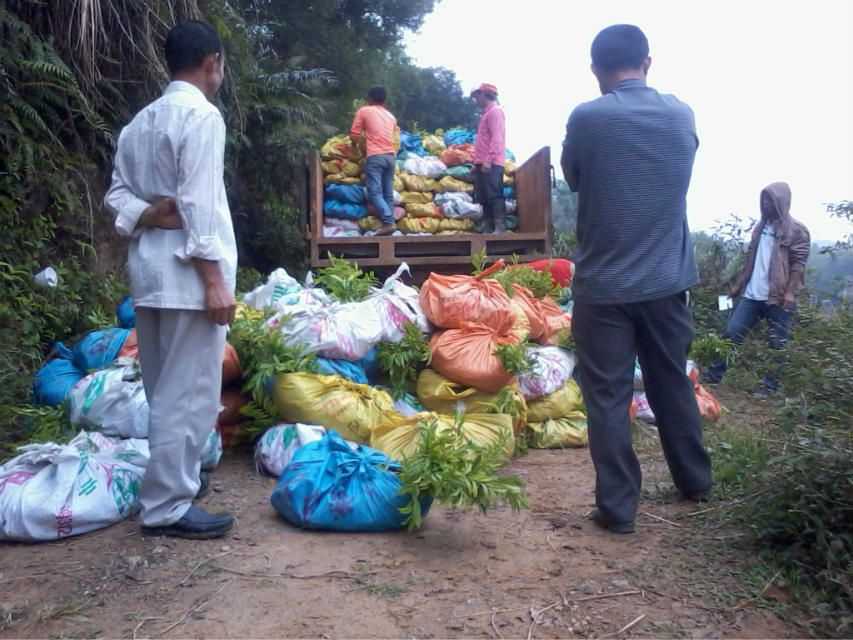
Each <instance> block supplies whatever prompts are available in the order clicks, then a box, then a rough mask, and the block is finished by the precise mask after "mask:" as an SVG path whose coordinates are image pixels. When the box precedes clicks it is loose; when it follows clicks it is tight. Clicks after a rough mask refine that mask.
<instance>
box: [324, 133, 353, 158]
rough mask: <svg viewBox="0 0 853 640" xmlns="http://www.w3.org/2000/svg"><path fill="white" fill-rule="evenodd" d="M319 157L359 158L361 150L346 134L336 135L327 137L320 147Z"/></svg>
mask: <svg viewBox="0 0 853 640" xmlns="http://www.w3.org/2000/svg"><path fill="white" fill-rule="evenodd" d="M320 157H321V158H323V160H336V159H341V160H354V161H356V162H357V161H358V160H360V159H361V151H359V149H358V146H357V145H356V144H354V143H353V141H352V139H351V138H350V137H349V136H348V135H343V134H342V135H337V136H334V137H332V138H329V139H328V140H327V141H326V143H325V144H324V145H323V146H322V147H321V148H320Z"/></svg>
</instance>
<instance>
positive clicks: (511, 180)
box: [504, 175, 515, 185]
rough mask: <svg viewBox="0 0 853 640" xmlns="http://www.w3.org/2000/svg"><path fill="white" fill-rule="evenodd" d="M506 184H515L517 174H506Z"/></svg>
mask: <svg viewBox="0 0 853 640" xmlns="http://www.w3.org/2000/svg"><path fill="white" fill-rule="evenodd" d="M504 184H506V185H513V184H515V176H507V175H505V176H504Z"/></svg>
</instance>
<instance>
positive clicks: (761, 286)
mask: <svg viewBox="0 0 853 640" xmlns="http://www.w3.org/2000/svg"><path fill="white" fill-rule="evenodd" d="M775 246H776V232H775V230H774V228H773V225H772V224H769V223H768V224H765V225H764V229H762V231H761V239H760V240H759V241H758V249H757V250H756V252H755V266H754V267H753V269H752V276H751V277H750V278H749V283H748V284H747V285H746V291H744V292H743V295H744V297H745V298H749V299H750V300H758V301H760V302H767V299H768V298H769V297H770V257H771V256H772V255H773V249H774V248H775Z"/></svg>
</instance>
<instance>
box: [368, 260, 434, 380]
mask: <svg viewBox="0 0 853 640" xmlns="http://www.w3.org/2000/svg"><path fill="white" fill-rule="evenodd" d="M403 274H409V275H410V276H411V271H410V270H409V265H407V264H406V263H405V262H404V263H403V264H401V265H400V266H399V267H397V271H395V272H394V274H393V275H392V276H390V277H389V278H387V279H386V280H385V283H384V284H383V285H382V288H381V289H373V291H372V292H371V294H370V296H369V298H368V301H369V302H371V303H373V304H374V305H376V308H377V309H378V312H379V315H380V318H381V321H380V322H381V324H382V330H383V331H382V342H395V343H396V342H400V340H402V339H403V336H404V335H405V333H406V325H408V324H414V325H415V326H417V327H418V329H420V330H421V332H422V333H431V332H432V327H431V326H430V323H429V320H427V317H426V315H424V312H423V310H422V309H421V303H420V298H419V296H418V290H417V289H415V288H414V287H410V286H408V285H406V284H403V282H402V277H403ZM374 353H375V352H374ZM377 366H378V365H377Z"/></svg>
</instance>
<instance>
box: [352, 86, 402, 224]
mask: <svg viewBox="0 0 853 640" xmlns="http://www.w3.org/2000/svg"><path fill="white" fill-rule="evenodd" d="M397 131H398V129H397V119H396V118H395V117H394V116H393V114H392V113H391V112H390V111H388V109H386V108H385V87H373V88H372V89H370V91H368V92H367V106H366V107H362V108H361V109H359V110H358V112H357V113H356V114H355V120H353V123H352V129H351V131H350V137H351V138H352V139H353V140H354V141H355V142H356V144H358V145H359V147H360V148H361V150H362V152H363V153H364V154H365V156H366V157H367V160H366V161H365V163H364V181H365V182H366V183H367V201H368V202H369V203H370V204H372V205H373V206H374V207H375V209H376V211H377V212H378V213H379V219H380V220H381V221H382V226H381V227H380V228H379V230H378V231H377V232H376V235H378V236H390V235H391V234H392V233H394V231H396V230H397V225H395V224H394V170H395V168H396V153H397V152H396V148H395V146H394V140H395V137H396V136H398V135H399V134H398V133H397Z"/></svg>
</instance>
